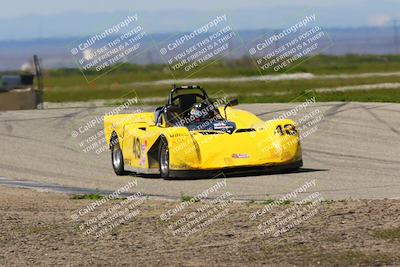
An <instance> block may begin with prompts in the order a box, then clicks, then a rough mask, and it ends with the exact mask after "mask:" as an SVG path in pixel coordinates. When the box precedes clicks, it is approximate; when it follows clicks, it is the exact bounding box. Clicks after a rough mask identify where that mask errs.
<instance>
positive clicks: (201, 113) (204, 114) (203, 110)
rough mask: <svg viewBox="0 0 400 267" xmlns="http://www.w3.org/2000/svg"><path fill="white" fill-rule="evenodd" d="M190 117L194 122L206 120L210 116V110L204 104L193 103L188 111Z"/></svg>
mask: <svg viewBox="0 0 400 267" xmlns="http://www.w3.org/2000/svg"><path fill="white" fill-rule="evenodd" d="M190 116H193V117H194V118H195V120H196V121H198V120H206V119H209V118H210V117H211V116H212V110H211V109H210V108H208V105H207V104H205V103H195V104H193V106H192V109H191V110H190Z"/></svg>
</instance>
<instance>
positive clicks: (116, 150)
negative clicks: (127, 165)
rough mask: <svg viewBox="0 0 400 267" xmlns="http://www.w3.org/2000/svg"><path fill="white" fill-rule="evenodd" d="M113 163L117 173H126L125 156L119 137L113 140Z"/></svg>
mask: <svg viewBox="0 0 400 267" xmlns="http://www.w3.org/2000/svg"><path fill="white" fill-rule="evenodd" d="M111 163H112V166H113V169H114V172H115V174H116V175H123V174H124V173H125V169H124V157H123V155H122V151H121V148H120V146H119V142H118V137H115V138H113V139H112V140H111Z"/></svg>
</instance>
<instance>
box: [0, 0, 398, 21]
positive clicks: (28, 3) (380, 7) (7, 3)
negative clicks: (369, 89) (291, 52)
mask: <svg viewBox="0 0 400 267" xmlns="http://www.w3.org/2000/svg"><path fill="white" fill-rule="evenodd" d="M293 6H303V7H310V8H315V9H330V10H331V11H332V12H333V13H335V12H339V11H340V10H343V9H351V10H352V11H353V12H354V13H369V14H370V17H371V23H373V22H374V19H375V20H376V22H377V23H379V22H380V21H382V20H384V19H385V18H384V17H385V16H392V15H393V14H394V12H398V11H399V10H400V1H398V0H335V1H332V0H278V1H265V0H250V1H243V0H201V1H199V0H186V1H184V0H146V1H143V0H141V1H138V0H86V1H85V0H61V1H58V0H2V1H1V9H0V10H1V12H0V18H10V17H20V16H25V15H54V14H57V13H64V12H71V11H72V12H74V11H79V12H87V13H98V12H113V11H126V10H129V9H130V10H145V11H161V10H166V9H170V10H171V9H172V10H173V9H193V10H198V9H221V8H224V9H240V8H249V9H252V8H262V9H265V10H266V12H267V11H268V8H274V7H282V8H283V9H284V8H290V7H293ZM266 15H268V13H266ZM336 16H337V18H338V20H340V13H337V14H336ZM356 17H357V16H356ZM374 17H375V18H374ZM0 26H1V25H0Z"/></svg>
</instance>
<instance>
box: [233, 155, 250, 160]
mask: <svg viewBox="0 0 400 267" xmlns="http://www.w3.org/2000/svg"><path fill="white" fill-rule="evenodd" d="M232 158H234V159H248V158H250V156H249V154H232Z"/></svg>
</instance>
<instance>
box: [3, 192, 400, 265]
mask: <svg viewBox="0 0 400 267" xmlns="http://www.w3.org/2000/svg"><path fill="white" fill-rule="evenodd" d="M96 201H98V200H77V199H71V196H67V195H63V194H55V193H43V192H36V191H31V190H28V189H11V188H5V187H0V266H28V265H29V266H48V265H67V266H90V265H96V266H105V265H111V266H123V265H125V266H135V265H145V266H228V265H229V266H260V265H270V266H291V265H296V266H315V265H320V266H355V265H358V266H398V265H400V222H399V218H400V217H399V214H400V200H363V201H342V202H321V203H319V204H318V205H317V206H313V204H312V203H311V204H310V203H306V204H303V205H302V206H301V207H300V208H307V209H308V207H313V208H316V209H311V208H310V209H309V212H308V214H302V218H303V221H302V222H300V223H298V224H296V223H295V221H292V222H289V223H291V224H290V225H291V229H290V230H289V231H288V232H285V233H281V234H279V235H276V236H274V233H276V232H275V231H272V232H271V233H269V232H268V233H265V231H264V234H262V233H261V230H262V229H264V230H265V229H266V228H262V227H261V226H263V227H264V226H266V225H268V223H271V221H270V219H271V218H276V216H278V215H279V214H283V213H284V212H285V211H287V210H291V208H293V207H294V206H295V204H293V203H290V204H282V205H279V206H277V207H274V208H273V209H272V210H271V211H268V213H265V214H263V215H257V218H256V219H254V220H253V219H252V218H251V214H255V212H257V211H259V213H260V210H262V209H263V208H265V207H266V203H264V204H261V203H227V204H224V205H223V206H221V205H220V203H215V204H210V203H208V204H207V203H206V202H196V203H192V204H187V205H186V204H182V203H184V202H168V201H156V200H148V199H140V198H135V199H131V200H130V202H129V203H127V204H126V205H125V204H124V205H125V206H123V205H122V204H123V203H122V202H123V201H124V200H110V201H106V202H105V203H103V204H101V205H99V206H96V207H93V203H95V202H96ZM97 203H99V202H97ZM128 204H129V205H132V206H129V207H130V209H128V210H129V211H130V212H131V213H124V214H122V215H121V216H125V217H126V218H128V219H127V220H125V221H119V220H118V216H114V217H113V218H111V217H112V216H113V214H116V213H117V212H120V211H123V210H125V208H127V207H128ZM116 207H119V208H116ZM89 209H93V210H90V212H89V211H88V210H89ZM293 210H294V209H293ZM296 210H297V211H298V210H299V208H298V207H297V208H296ZM314 210H316V212H314V213H312V212H313V211H314ZM167 211H170V212H169V213H168V212H167ZM211 211H215V212H214V213H212V212H211ZM85 212H86V214H84V215H82V214H83V213H85ZM109 212H111V213H109ZM113 212H114V213H113ZM206 213H207V214H209V215H210V214H212V216H211V215H210V217H209V220H208V223H203V224H201V225H202V226H201V227H197V228H196V229H197V230H198V231H192V232H190V229H194V228H193V227H192V228H190V227H186V226H189V224H188V222H191V221H194V220H196V218H198V219H199V220H200V217H199V215H201V214H206ZM129 214H131V216H127V215H129ZM161 214H164V215H165V214H169V215H171V214H173V216H170V218H169V219H168V220H162V219H160V215H161ZM307 215H309V216H308V217H306V216H307ZM74 216H75V217H74ZM121 216H120V217H121ZM196 216H197V217H196ZM274 216H275V217H274ZM96 218H97V219H100V220H98V221H96V220H97V219H96ZM107 218H111V219H112V220H108V221H107V223H108V225H112V223H114V227H109V229H110V230H109V231H107V232H104V233H103V234H100V232H99V229H97V230H96V231H92V232H91V229H92V230H93V228H92V226H93V225H99V222H100V221H101V220H103V221H104V220H106V219H107ZM183 218H185V219H183ZM211 218H214V219H211ZM202 219H203V221H204V220H207V218H206V217H204V218H203V217H202ZM198 225H199V224H198ZM260 225H261V226H260ZM288 225H289V224H286V227H287V228H288ZM105 226H107V224H105ZM185 227H186V228H185ZM106 228H107V227H105V228H104V229H106ZM289 228H290V227H289ZM177 229H180V230H179V231H178V230H177ZM188 229H189V230H188ZM185 231H186V232H185ZM188 233H189V234H188Z"/></svg>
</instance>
